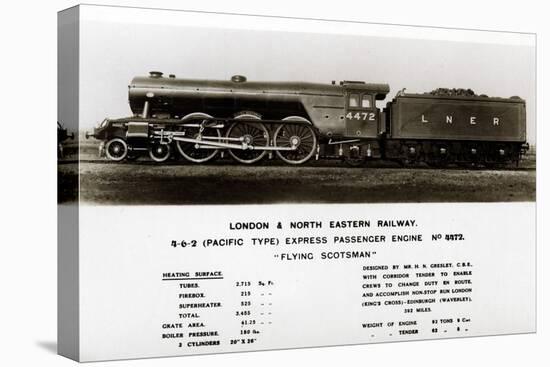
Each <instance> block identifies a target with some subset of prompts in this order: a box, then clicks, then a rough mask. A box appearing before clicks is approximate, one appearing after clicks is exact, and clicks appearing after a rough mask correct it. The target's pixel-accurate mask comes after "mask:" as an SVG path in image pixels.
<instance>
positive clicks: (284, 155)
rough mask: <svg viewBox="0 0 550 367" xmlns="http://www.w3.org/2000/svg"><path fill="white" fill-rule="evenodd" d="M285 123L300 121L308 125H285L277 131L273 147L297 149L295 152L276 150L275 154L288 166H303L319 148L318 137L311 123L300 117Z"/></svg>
mask: <svg viewBox="0 0 550 367" xmlns="http://www.w3.org/2000/svg"><path fill="white" fill-rule="evenodd" d="M283 121H298V122H302V121H303V122H304V123H307V125H306V124H283V125H280V126H279V127H278V128H277V130H275V135H274V137H273V145H274V146H276V147H283V148H288V147H296V149H295V150H276V151H275V152H276V153H277V155H278V156H279V158H281V159H282V160H283V161H285V162H286V163H288V164H302V163H304V162H306V161H308V160H309V159H310V158H311V157H312V156H313V154H314V153H315V149H316V147H317V136H316V135H315V131H313V129H312V128H311V126H310V122H309V121H308V120H306V119H305V118H303V117H300V116H289V117H286V118H284V119H283Z"/></svg>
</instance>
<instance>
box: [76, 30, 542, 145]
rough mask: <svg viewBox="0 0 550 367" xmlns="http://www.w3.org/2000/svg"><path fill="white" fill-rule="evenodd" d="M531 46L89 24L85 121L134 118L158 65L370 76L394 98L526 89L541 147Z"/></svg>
mask: <svg viewBox="0 0 550 367" xmlns="http://www.w3.org/2000/svg"><path fill="white" fill-rule="evenodd" d="M364 26H365V27H368V26H369V25H368V24H365V25H364ZM439 32H440V31H439ZM449 32H453V30H449ZM455 32H456V31H455ZM506 37H507V34H505V33H503V34H502V38H503V39H504V40H506ZM526 37H527V38H528V37H532V36H529V35H526ZM526 44H527V45H521V44H518V43H517V42H516V43H514V44H505V43H503V42H500V43H480V42H463V41H462V42H457V41H443V40H422V39H411V38H399V37H393V36H392V37H384V34H381V35H379V36H378V35H377V36H372V35H369V36H365V35H361V36H354V35H340V34H319V33H307V32H295V31H293V32H274V31H261V30H242V29H230V30H224V29H220V28H215V29H213V28H206V27H189V26H185V25H161V24H142V23H140V22H137V21H132V20H128V19H126V20H124V21H121V22H115V21H111V20H106V21H101V20H85V21H83V22H82V24H81V33H80V57H81V61H80V66H81V67H80V83H81V84H80V125H81V129H83V130H86V129H91V128H92V127H93V126H95V125H96V124H97V123H98V122H100V121H101V120H103V119H104V118H105V117H111V118H115V117H124V116H128V115H130V114H131V111H130V108H129V106H128V93H127V86H128V84H129V82H130V80H131V79H132V78H133V77H134V76H137V75H147V74H148V72H149V71H150V70H159V71H162V72H164V73H165V74H176V76H177V77H181V78H205V79H229V78H230V77H231V75H234V74H242V75H245V76H246V77H247V78H248V80H273V81H284V80H288V81H311V82H321V83H330V82H331V80H337V81H339V80H343V79H347V80H364V81H366V82H372V83H388V84H389V85H390V88H391V91H390V94H389V95H388V97H389V98H393V96H394V95H395V93H397V91H399V90H400V89H402V88H407V91H409V92H427V91H431V90H433V89H435V88H439V87H445V88H471V89H473V90H474V91H475V92H476V93H478V94H487V95H489V96H497V97H510V96H513V95H518V96H520V97H522V98H524V99H525V100H526V101H527V119H528V126H527V138H528V141H530V142H531V143H534V140H535V110H534V102H535V93H536V87H535V82H536V76H535V48H534V47H533V46H529V45H528V44H532V42H526Z"/></svg>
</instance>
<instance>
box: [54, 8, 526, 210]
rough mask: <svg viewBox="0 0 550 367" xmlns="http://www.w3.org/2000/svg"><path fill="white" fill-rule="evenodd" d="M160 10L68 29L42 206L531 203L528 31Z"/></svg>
mask: <svg viewBox="0 0 550 367" xmlns="http://www.w3.org/2000/svg"><path fill="white" fill-rule="evenodd" d="M151 14H152V17H153V18H155V19H157V18H159V17H161V15H162V14H163V13H162V10H157V11H154V10H152V11H151ZM172 18H173V19H172ZM172 18H170V17H168V19H169V20H168V21H167V22H164V23H163V24H158V23H155V22H154V21H151V22H149V23H147V24H140V25H138V24H137V23H136V22H135V21H134V20H132V19H131V18H128V19H122V20H119V21H114V20H112V19H108V18H107V20H105V18H102V17H100V16H96V17H95V18H92V19H89V20H87V21H86V22H84V23H83V24H82V26H81V29H80V37H81V49H80V56H81V57H82V63H81V65H80V75H81V80H82V84H81V87H80V89H79V98H80V101H81V103H80V111H79V116H80V123H79V125H78V130H79V131H74V132H70V134H73V135H68V134H67V133H66V132H65V130H64V127H63V126H65V125H67V124H71V122H70V121H59V123H60V124H61V127H60V129H59V130H58V131H59V152H60V154H59V156H60V160H59V172H58V178H59V180H60V181H61V182H63V183H66V184H65V185H61V186H60V192H59V200H60V202H70V201H74V200H77V197H76V190H74V189H73V188H75V187H76V186H75V185H74V183H75V180H76V177H77V175H78V174H80V175H81V178H82V179H81V181H80V196H79V200H80V201H82V202H89V203H93V204H130V205H131V204H162V205H178V204H269V203H393V202H507V201H512V202H514V201H534V200H535V196H536V189H535V176H536V169H535V168H536V128H535V113H534V111H535V107H536V105H535V103H536V101H535V91H536V73H535V52H536V48H535V37H534V35H532V34H519V33H516V34H514V33H511V32H486V31H475V30H457V29H436V28H427V27H426V28H422V27H408V26H398V25H377V24H368V23H362V24H359V23H344V22H334V21H313V20H294V21H289V22H286V23H285V24H286V28H285V29H283V30H265V29H262V28H260V27H258V28H257V29H246V27H242V26H241V25H239V17H238V16H229V15H223V14H218V15H216V14H214V15H211V16H210V17H209V18H211V19H206V18H207V17H206V15H205V14H200V13H197V14H192V13H191V14H190V15H189V16H188V18H190V19H193V18H194V20H193V21H191V22H185V24H178V22H176V21H175V17H172ZM244 18H247V17H246V16H244ZM248 18H254V17H248ZM170 19H172V20H170ZM201 21H203V23H201ZM254 21H257V22H261V21H262V19H261V17H257V18H254ZM204 22H206V23H204ZM264 28H265V27H264ZM304 29H308V31H304ZM140 48H141V49H143V52H134V50H137V49H140ZM396 50H398V52H396ZM129 55H131V57H129ZM67 118H70V117H67ZM61 119H62V120H63V117H62V116H61ZM74 134H77V136H78V139H77V140H78V141H77V140H75V139H74V138H73V139H72V140H71V139H68V137H70V136H74Z"/></svg>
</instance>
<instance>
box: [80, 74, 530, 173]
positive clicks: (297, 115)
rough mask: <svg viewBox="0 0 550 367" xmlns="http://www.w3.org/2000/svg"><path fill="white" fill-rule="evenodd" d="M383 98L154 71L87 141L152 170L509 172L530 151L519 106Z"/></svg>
mask: <svg viewBox="0 0 550 367" xmlns="http://www.w3.org/2000/svg"><path fill="white" fill-rule="evenodd" d="M389 91H390V88H389V86H388V85H387V84H370V83H365V82H362V81H349V80H346V81H342V82H339V83H336V82H335V81H332V83H330V84H320V83H305V82H253V81H247V79H246V77H244V76H242V75H235V76H233V77H232V78H231V79H230V80H226V81H223V80H193V79H179V78H176V77H175V75H172V74H170V75H169V76H168V77H165V76H163V73H161V72H158V71H153V72H150V74H149V76H146V77H135V78H134V79H133V80H132V81H131V83H130V85H129V104H130V108H131V110H132V112H133V116H131V117H125V118H118V119H105V120H103V122H101V123H100V124H99V125H98V126H97V127H96V128H95V129H94V130H93V132H92V133H91V134H89V133H87V134H86V137H94V138H96V139H99V140H101V141H102V142H101V144H100V155H104V156H106V157H107V158H108V159H110V160H112V161H123V160H128V159H135V158H137V157H138V156H139V155H141V154H148V155H149V157H150V158H151V159H152V160H154V161H156V162H165V161H167V160H168V159H171V157H175V156H181V157H182V158H184V159H185V160H187V161H190V162H193V163H204V162H207V161H210V160H213V159H214V158H216V157H220V156H221V157H225V156H227V155H229V156H230V157H231V158H233V159H234V160H236V161H237V162H240V163H242V164H252V163H256V162H259V161H260V160H262V159H264V158H266V157H269V158H274V157H276V158H278V159H280V160H282V161H284V162H286V163H288V164H292V165H299V164H303V163H305V162H307V161H308V160H310V159H312V158H313V157H315V159H320V158H323V159H327V158H335V159H341V160H343V161H345V162H347V163H348V164H350V165H352V166H359V165H362V164H363V163H365V162H366V161H367V160H371V159H385V160H394V161H398V162H400V163H402V164H405V165H409V164H416V163H418V162H425V163H427V164H430V165H434V166H444V165H447V164H451V163H452V164H465V165H485V166H492V165H495V164H508V163H513V162H516V163H517V162H519V160H520V159H521V156H522V155H523V154H525V152H526V150H527V149H528V148H529V146H528V144H527V143H526V115H525V101H524V100H523V99H521V98H520V97H516V96H514V97H510V98H497V97H488V96H486V95H476V94H475V93H474V92H473V91H471V90H464V89H438V90H435V91H432V92H430V93H422V94H411V93H405V90H402V91H400V92H398V93H397V94H396V96H395V97H394V98H393V100H391V101H390V102H388V103H387V104H386V106H385V107H384V108H380V107H379V106H378V104H381V103H382V102H381V101H383V100H384V99H386V96H387V94H388V93H389ZM377 102H378V103H377Z"/></svg>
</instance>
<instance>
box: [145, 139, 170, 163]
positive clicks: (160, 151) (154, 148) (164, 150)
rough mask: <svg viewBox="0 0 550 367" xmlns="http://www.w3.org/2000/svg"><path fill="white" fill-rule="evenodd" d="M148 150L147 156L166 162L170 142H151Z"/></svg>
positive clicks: (156, 160)
mask: <svg viewBox="0 0 550 367" xmlns="http://www.w3.org/2000/svg"><path fill="white" fill-rule="evenodd" d="M148 150H149V157H151V159H152V160H154V161H155V162H158V163H162V162H166V161H167V160H168V158H170V154H171V153H172V149H171V148H170V144H161V143H159V142H154V143H151V144H150V145H149V149H148Z"/></svg>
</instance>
